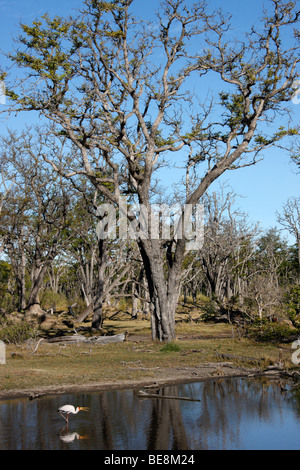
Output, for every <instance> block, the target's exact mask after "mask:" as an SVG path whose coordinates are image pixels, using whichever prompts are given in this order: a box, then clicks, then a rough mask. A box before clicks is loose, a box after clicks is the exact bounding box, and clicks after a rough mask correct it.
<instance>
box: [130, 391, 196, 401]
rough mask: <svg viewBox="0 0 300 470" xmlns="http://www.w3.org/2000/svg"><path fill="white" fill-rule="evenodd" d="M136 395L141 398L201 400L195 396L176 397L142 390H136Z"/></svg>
mask: <svg viewBox="0 0 300 470" xmlns="http://www.w3.org/2000/svg"><path fill="white" fill-rule="evenodd" d="M138 396H139V397H141V398H167V399H168V400H186V401H201V400H199V399H197V398H189V397H176V396H173V395H158V394H157V393H148V392H143V390H139V391H138Z"/></svg>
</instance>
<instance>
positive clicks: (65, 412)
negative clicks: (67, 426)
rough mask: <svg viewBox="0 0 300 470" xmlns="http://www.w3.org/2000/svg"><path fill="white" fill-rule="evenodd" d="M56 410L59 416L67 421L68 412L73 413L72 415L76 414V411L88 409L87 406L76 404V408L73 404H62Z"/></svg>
mask: <svg viewBox="0 0 300 470" xmlns="http://www.w3.org/2000/svg"><path fill="white" fill-rule="evenodd" d="M57 411H58V412H59V413H60V414H61V416H62V417H63V418H64V419H65V420H66V421H67V423H68V422H69V414H70V413H71V414H73V415H76V414H77V413H78V411H89V408H87V407H86V406H77V408H75V406H73V405H63V406H61V407H60V408H58V410H57ZM64 415H67V417H65V416H64Z"/></svg>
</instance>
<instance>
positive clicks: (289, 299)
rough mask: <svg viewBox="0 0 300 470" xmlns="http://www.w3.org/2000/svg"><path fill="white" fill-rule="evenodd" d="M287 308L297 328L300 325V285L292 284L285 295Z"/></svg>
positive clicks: (289, 316)
mask: <svg viewBox="0 0 300 470" xmlns="http://www.w3.org/2000/svg"><path fill="white" fill-rule="evenodd" d="M285 306H286V307H285V308H286V313H287V315H288V318H289V320H290V321H291V322H292V325H293V326H294V327H295V328H299V327H300V286H291V287H290V289H289V291H288V292H287V294H286V296H285Z"/></svg>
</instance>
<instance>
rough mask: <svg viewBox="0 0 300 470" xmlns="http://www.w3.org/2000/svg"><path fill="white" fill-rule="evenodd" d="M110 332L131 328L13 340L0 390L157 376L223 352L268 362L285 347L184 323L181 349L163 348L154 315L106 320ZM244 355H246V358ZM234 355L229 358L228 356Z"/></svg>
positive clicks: (287, 356)
mask: <svg viewBox="0 0 300 470" xmlns="http://www.w3.org/2000/svg"><path fill="white" fill-rule="evenodd" d="M104 329H105V331H106V332H107V333H110V334H111V333H113V334H117V333H120V332H124V331H127V332H128V333H129V337H128V341H126V342H124V343H114V344H107V345H96V344H94V345H92V346H90V345H87V344H78V345H77V344H72V345H61V344H56V343H52V344H49V343H45V342H41V343H40V345H39V346H38V349H37V350H36V351H35V352H34V346H35V345H36V344H37V340H36V341H34V342H33V343H32V344H31V345H29V344H26V345H25V344H23V345H20V346H14V345H8V346H7V351H6V353H7V363H6V365H0V392H4V391H9V390H16V389H27V390H28V389H29V390H30V389H38V388H39V387H45V386H51V385H57V386H61V385H66V384H70V385H72V384H73V385H75V384H76V385H80V384H95V383H98V384H99V383H118V382H120V381H130V380H134V381H139V380H140V381H142V380H145V379H146V378H152V377H155V372H156V370H158V368H160V369H162V368H174V369H176V368H182V367H195V366H196V365H198V364H199V363H203V362H211V361H220V360H222V359H221V356H220V354H228V355H232V356H236V358H231V359H230V360H231V361H233V363H235V364H236V365H240V364H242V365H244V366H245V365H248V366H249V365H250V366H251V365H252V366H253V365H257V364H255V360H254V359H257V360H259V361H260V364H261V365H262V366H264V365H266V364H270V363H273V362H276V361H277V360H278V356H279V348H278V347H277V346H276V345H272V344H257V343H254V342H251V341H249V340H247V339H243V338H242V339H238V337H237V335H236V334H235V335H234V336H233V335H232V333H233V331H232V328H231V326H230V325H225V324H205V323H184V322H181V323H178V324H177V327H176V334H177V340H176V344H177V345H178V348H176V349H177V350H175V351H169V352H167V351H163V350H162V348H163V345H162V344H161V343H159V342H156V341H151V331H150V323H149V321H148V320H122V321H121V320H118V321H112V320H106V321H105V325H104ZM281 349H282V352H281V354H282V357H283V359H284V360H285V361H286V364H287V365H289V366H290V365H291V363H290V360H291V354H292V350H291V347H290V345H286V346H285V347H282V348H281ZM240 357H243V358H244V360H241V359H240ZM225 360H228V359H225Z"/></svg>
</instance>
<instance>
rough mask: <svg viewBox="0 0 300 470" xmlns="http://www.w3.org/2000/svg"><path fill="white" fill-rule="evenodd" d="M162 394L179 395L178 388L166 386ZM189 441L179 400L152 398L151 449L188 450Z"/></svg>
mask: <svg viewBox="0 0 300 470" xmlns="http://www.w3.org/2000/svg"><path fill="white" fill-rule="evenodd" d="M160 394H161V395H162V396H164V395H165V396H178V388H177V387H176V386H173V387H165V388H164V389H162V390H161V391H160ZM188 448H189V447H188V443H187V438H186V433H185V427H184V423H183V419H182V413H181V408H180V401H179V400H172V399H168V398H166V399H161V398H157V399H155V398H154V399H152V411H151V420H150V425H149V430H148V442H147V449H149V450H166V449H171V450H188Z"/></svg>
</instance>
